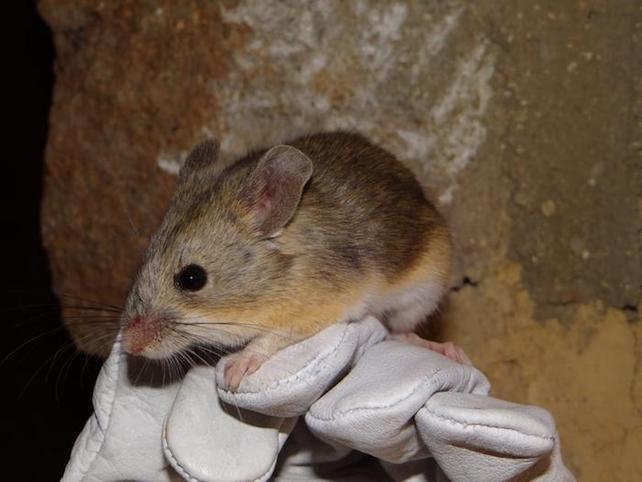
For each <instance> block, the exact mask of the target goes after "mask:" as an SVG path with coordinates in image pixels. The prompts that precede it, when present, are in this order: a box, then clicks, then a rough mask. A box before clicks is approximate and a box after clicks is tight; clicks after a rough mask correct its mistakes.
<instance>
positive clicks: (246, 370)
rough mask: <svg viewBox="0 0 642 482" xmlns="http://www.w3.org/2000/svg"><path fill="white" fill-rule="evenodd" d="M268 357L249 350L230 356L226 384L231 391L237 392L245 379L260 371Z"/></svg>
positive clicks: (226, 371)
mask: <svg viewBox="0 0 642 482" xmlns="http://www.w3.org/2000/svg"><path fill="white" fill-rule="evenodd" d="M267 358H268V357H267V356H266V355H262V354H260V353H256V352H255V351H253V350H252V351H251V350H248V349H247V348H246V349H244V350H241V351H240V352H238V353H235V354H233V355H230V357H229V359H228V360H227V363H226V365H225V383H226V384H227V387H228V388H229V389H230V390H234V391H235V390H237V389H238V387H239V385H240V384H241V380H243V378H244V377H246V376H248V375H251V374H252V373H254V372H255V371H257V370H258V369H259V367H260V366H261V365H262V364H263V362H264V361H265V360H267Z"/></svg>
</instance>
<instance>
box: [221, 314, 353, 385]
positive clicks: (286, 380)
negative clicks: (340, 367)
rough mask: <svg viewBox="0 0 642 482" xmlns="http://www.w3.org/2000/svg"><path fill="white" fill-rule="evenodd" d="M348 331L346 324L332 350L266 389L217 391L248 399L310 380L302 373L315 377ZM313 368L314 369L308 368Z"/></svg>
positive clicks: (341, 342)
mask: <svg viewBox="0 0 642 482" xmlns="http://www.w3.org/2000/svg"><path fill="white" fill-rule="evenodd" d="M348 329H349V325H348V324H346V328H345V329H344V330H343V334H342V335H341V339H340V340H339V341H338V342H337V343H336V345H335V346H334V348H333V349H332V350H330V351H329V352H323V353H320V354H318V355H317V356H315V357H314V358H313V359H312V360H311V361H310V362H309V363H307V364H306V365H305V366H304V367H302V368H301V369H300V370H298V371H297V372H296V373H293V374H292V375H289V376H287V377H286V378H281V379H279V380H275V381H273V382H272V383H271V384H270V385H268V386H266V387H261V388H259V389H256V390H247V391H243V392H233V391H231V390H228V389H226V388H220V387H219V390H220V391H221V392H223V393H225V394H228V395H231V396H232V397H234V398H248V397H247V396H248V395H249V396H254V395H257V394H265V393H267V392H272V391H274V390H278V389H281V388H282V387H283V386H285V387H288V386H290V385H292V383H293V382H295V381H305V380H306V379H307V378H310V376H309V375H308V376H307V377H304V376H302V375H301V373H302V372H311V374H312V377H314V376H316V375H317V374H318V373H319V372H320V371H321V369H320V368H319V366H318V365H320V362H321V361H325V360H327V359H329V358H330V357H331V356H332V355H334V354H335V353H336V352H337V351H338V350H339V348H340V347H341V346H342V345H343V342H344V340H345V339H346V337H347V336H348V335H347V334H348ZM310 367H314V368H310Z"/></svg>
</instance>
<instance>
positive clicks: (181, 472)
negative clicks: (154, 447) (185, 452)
mask: <svg viewBox="0 0 642 482" xmlns="http://www.w3.org/2000/svg"><path fill="white" fill-rule="evenodd" d="M163 432H164V430H163ZM163 448H164V449H165V450H164V452H165V455H166V456H167V457H169V459H170V462H171V464H172V467H174V470H176V471H177V472H178V474H179V475H180V476H181V477H183V478H184V479H186V480H187V481H188V482H203V481H201V480H200V479H197V478H196V477H194V476H192V475H191V474H190V473H189V472H188V471H187V470H186V469H185V467H183V465H182V464H181V463H180V462H179V461H178V460H177V459H176V457H175V456H174V454H173V452H172V449H170V448H169V445H167V439H166V438H165V434H163Z"/></svg>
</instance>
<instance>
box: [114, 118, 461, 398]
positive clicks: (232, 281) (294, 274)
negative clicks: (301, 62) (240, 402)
mask: <svg viewBox="0 0 642 482" xmlns="http://www.w3.org/2000/svg"><path fill="white" fill-rule="evenodd" d="M221 157H222V156H221V154H220V148H219V143H218V142H217V141H216V140H212V139H209V140H206V141H204V142H202V143H200V144H199V145H197V146H196V147H195V148H194V149H193V150H192V152H191V153H190V154H189V156H188V157H187V159H186V161H185V162H184V164H183V165H182V167H181V169H180V172H179V180H178V184H177V187H176V190H175V192H174V194H173V197H172V198H171V201H170V204H169V207H168V210H167V212H166V214H165V217H164V219H163V220H162V222H161V224H160V227H159V229H158V231H157V232H156V234H155V235H154V236H153V237H152V239H151V241H150V243H149V246H148V249H147V251H146V253H145V255H144V259H143V262H142V265H141V267H140V269H139V271H138V274H137V275H136V278H135V280H134V283H133V285H132V287H131V290H130V292H129V295H128V297H127V301H126V304H125V311H124V316H123V322H122V323H123V327H122V328H123V329H122V342H123V348H124V350H125V352H127V353H129V354H131V355H135V356H142V357H146V358H149V359H156V360H161V359H167V358H171V357H174V356H177V354H178V353H180V352H181V351H183V350H187V349H189V348H190V347H193V346H209V347H212V349H213V350H219V351H222V352H227V351H229V350H237V351H235V352H233V353H232V354H231V355H230V356H229V357H228V358H227V365H226V366H225V381H226V383H227V384H228V386H229V388H230V389H232V390H236V389H237V388H238V386H239V384H240V382H241V381H242V379H243V378H244V377H246V376H248V375H250V374H251V373H253V372H255V371H256V370H257V369H258V368H259V367H260V366H261V365H262V364H263V363H264V362H265V360H267V359H268V358H269V357H270V356H271V355H273V354H274V353H276V352H277V351H279V350H281V349H283V348H285V347H286V346H288V345H291V344H293V343H296V342H297V341H300V340H303V339H305V338H308V337H310V336H312V335H314V334H315V333H317V332H319V331H321V330H322V329H324V328H326V327H328V326H330V325H332V324H334V323H343V322H346V323H348V322H351V321H353V320H359V319H361V318H363V317H365V316H368V315H372V316H375V317H377V318H379V319H380V320H382V321H383V322H384V324H385V325H386V327H387V328H388V329H389V331H390V332H391V334H392V335H393V336H397V337H399V338H401V339H405V340H408V341H410V342H412V343H418V344H421V343H424V342H423V341H421V339H420V338H419V337H417V336H416V335H414V331H415V329H416V328H417V327H418V326H419V325H420V324H421V323H422V322H423V321H424V320H426V318H427V317H428V316H429V315H430V314H431V313H432V312H433V311H435V310H436V308H437V306H438V304H439V302H440V300H441V298H442V297H443V295H444V293H445V292H446V291H447V289H448V286H449V281H450V275H451V266H452V256H453V246H452V240H451V235H450V232H449V229H448V227H447V225H446V222H445V220H444V218H443V217H442V215H440V213H439V212H438V210H437V209H436V208H435V206H434V204H433V203H431V202H430V201H429V199H428V197H427V196H426V195H425V193H424V191H423V189H422V187H421V185H420V184H419V182H418V181H417V179H416V178H415V177H414V175H413V174H412V172H411V171H410V170H409V169H408V168H407V167H405V166H404V165H403V164H402V163H401V162H400V161H399V160H398V159H397V158H396V157H395V156H394V155H393V154H392V153H390V152H389V151H387V150H385V149H383V148H381V147H379V146H377V145H375V144H374V143H373V142H371V141H370V140H368V139H367V138H366V137H365V136H363V135H361V134H358V133H355V132H343V131H336V132H321V133H314V134H308V135H303V136H299V137H296V138H294V139H291V140H289V141H287V142H284V143H281V144H277V145H273V146H268V147H266V148H264V149H256V150H253V151H251V152H249V153H248V154H247V155H245V156H243V157H241V158H240V159H237V160H235V161H233V162H224V161H223V160H222V159H221ZM425 343H426V345H425V346H427V347H429V348H431V349H433V350H436V351H440V352H442V353H443V354H445V355H447V356H450V357H451V358H453V359H458V358H460V353H459V351H458V350H459V349H458V348H456V347H454V345H452V344H438V343H435V342H428V341H426V342H425Z"/></svg>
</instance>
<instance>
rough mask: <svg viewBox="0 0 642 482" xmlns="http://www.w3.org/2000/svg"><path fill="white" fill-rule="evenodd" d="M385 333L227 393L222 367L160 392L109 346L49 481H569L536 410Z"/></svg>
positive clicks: (284, 358)
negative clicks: (81, 422) (67, 455)
mask: <svg viewBox="0 0 642 482" xmlns="http://www.w3.org/2000/svg"><path fill="white" fill-rule="evenodd" d="M386 337H387V332H386V330H385V328H384V327H383V325H382V324H381V323H380V322H379V321H377V320H375V319H374V318H368V319H365V320H363V321H360V322H355V323H349V324H337V325H334V326H331V327H330V328H327V329H326V330H324V331H322V332H321V333H319V334H317V335H315V336H314V337H312V338H309V339H307V340H304V341H302V342H300V343H298V344H296V345H292V346H290V347H288V348H286V349H284V350H282V351H281V352H279V353H277V354H276V355H275V356H273V357H271V358H270V359H269V360H268V361H266V362H265V363H264V364H263V365H262V366H261V368H259V370H258V371H256V372H255V373H253V374H252V375H249V376H247V377H246V378H245V379H244V380H243V381H242V382H241V385H240V386H239V389H238V391H236V392H230V391H227V390H226V389H225V386H224V377H223V368H224V366H225V361H226V360H225V358H224V359H222V360H221V361H220V362H219V363H218V365H217V367H207V366H197V367H193V368H192V369H191V370H190V371H189V372H188V373H187V374H186V375H185V377H184V378H182V379H181V380H179V381H175V382H171V383H164V384H163V383H162V381H161V380H160V379H158V377H157V379H156V380H148V379H144V380H143V379H142V378H143V376H142V375H140V373H139V371H138V370H137V367H134V366H133V362H132V361H131V360H130V359H129V358H128V357H127V356H126V355H125V354H123V353H122V350H121V347H120V342H119V341H117V342H116V343H115V345H114V349H113V351H112V354H111V356H110V357H109V359H108V360H107V361H106V362H105V365H104V366H103V369H102V371H101V374H100V377H99V379H98V381H97V382H96V388H95V391H94V408H95V413H94V415H93V416H92V417H91V418H90V420H89V421H88V422H87V425H86V426H85V428H84V430H83V432H82V433H81V434H80V436H79V437H78V440H77V441H76V444H75V445H74V448H73V451H72V454H71V459H70V461H69V464H68V466H67V470H66V472H65V475H64V477H63V480H64V481H78V480H83V481H85V480H86V481H90V480H92V481H93V480H95V481H116V480H142V481H168V480H182V479H185V480H190V481H194V482H196V481H203V482H206V481H207V482H209V481H232V480H235V481H236V480H267V479H269V478H270V477H274V478H275V479H277V480H342V481H343V480H345V481H348V480H351V481H364V480H386V479H388V480H417V481H419V480H426V481H432V480H435V481H437V480H449V479H450V480H462V481H463V480H472V481H498V480H508V479H512V478H514V477H517V476H520V477H523V478H524V480H531V479H533V480H534V479H537V480H574V479H573V477H572V475H571V474H570V473H569V472H568V470H567V469H566V468H565V467H564V465H563V463H562V461H561V458H560V456H559V443H558V440H557V435H556V432H555V424H554V422H553V420H552V418H551V416H550V415H549V414H548V412H546V411H545V410H543V409H541V408H537V407H530V406H524V405H517V404H513V403H509V402H504V401H501V400H497V399H494V398H491V397H488V396H487V393H488V390H489V388H490V387H489V384H488V381H487V380H486V378H485V377H484V376H483V375H482V374H481V373H480V372H479V371H477V370H476V369H475V368H473V367H470V366H467V365H462V364H458V363H455V362H453V361H451V360H449V359H448V358H445V357H443V356H441V355H439V354H437V353H435V352H433V351H430V350H428V349H425V348H422V347H418V346H414V345H410V344H407V343H403V342H400V341H394V340H387V339H386ZM137 377H138V380H137ZM297 420H298V421H299V423H298V424H297ZM286 441H287V444H286ZM353 449H356V450H357V451H358V452H355V451H354V450H353ZM366 454H368V455H366ZM520 480H521V479H520Z"/></svg>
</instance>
